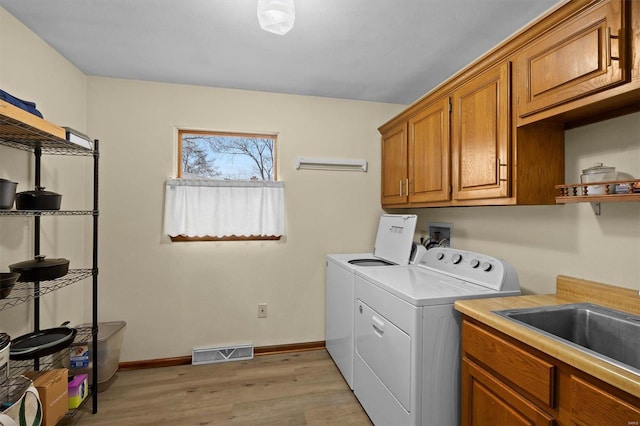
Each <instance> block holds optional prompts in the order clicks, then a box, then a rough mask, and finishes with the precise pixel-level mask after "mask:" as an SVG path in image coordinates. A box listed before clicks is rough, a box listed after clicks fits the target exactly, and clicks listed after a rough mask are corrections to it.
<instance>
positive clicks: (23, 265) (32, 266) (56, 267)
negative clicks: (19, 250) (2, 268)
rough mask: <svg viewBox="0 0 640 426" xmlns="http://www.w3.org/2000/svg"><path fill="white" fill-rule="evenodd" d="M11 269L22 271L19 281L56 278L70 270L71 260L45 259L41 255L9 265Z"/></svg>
mask: <svg viewBox="0 0 640 426" xmlns="http://www.w3.org/2000/svg"><path fill="white" fill-rule="evenodd" d="M9 270H11V272H18V273H20V277H18V281H21V282H32V281H47V280H55V279H56V278H60V277H62V276H64V275H66V274H67V272H69V261H68V260H67V259H45V257H44V256H42V255H40V256H36V257H35V259H33V260H25V261H24V262H18V263H14V264H13V265H9Z"/></svg>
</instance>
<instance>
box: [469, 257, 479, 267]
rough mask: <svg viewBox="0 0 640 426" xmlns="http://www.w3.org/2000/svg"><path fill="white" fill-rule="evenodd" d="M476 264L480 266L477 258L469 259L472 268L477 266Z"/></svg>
mask: <svg viewBox="0 0 640 426" xmlns="http://www.w3.org/2000/svg"><path fill="white" fill-rule="evenodd" d="M478 266H480V261H479V260H478V259H473V260H472V261H471V267H472V268H477V267H478Z"/></svg>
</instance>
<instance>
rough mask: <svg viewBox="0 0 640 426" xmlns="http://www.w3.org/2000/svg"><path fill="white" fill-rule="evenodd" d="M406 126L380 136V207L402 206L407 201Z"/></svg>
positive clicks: (404, 124) (402, 125)
mask: <svg viewBox="0 0 640 426" xmlns="http://www.w3.org/2000/svg"><path fill="white" fill-rule="evenodd" d="M408 182H409V178H408V174H407V124H406V123H402V124H401V125H399V126H396V127H394V128H393V129H391V130H389V131H388V132H387V133H384V134H383V135H382V190H381V191H382V194H381V198H382V200H381V201H382V205H383V206H384V205H389V204H403V203H406V202H407V199H408V189H407V186H408Z"/></svg>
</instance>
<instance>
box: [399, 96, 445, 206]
mask: <svg viewBox="0 0 640 426" xmlns="http://www.w3.org/2000/svg"><path fill="white" fill-rule="evenodd" d="M449 128H450V126H449V98H445V99H442V100H441V101H438V102H436V103H435V104H433V105H431V106H430V107H428V108H426V109H425V110H424V111H422V112H420V113H419V114H418V115H417V116H415V117H413V118H412V119H411V120H409V202H410V203H419V202H429V201H442V200H449V199H450V191H449V188H450V185H451V183H450V171H449V164H450V158H449V141H450V132H449Z"/></svg>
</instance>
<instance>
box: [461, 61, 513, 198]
mask: <svg viewBox="0 0 640 426" xmlns="http://www.w3.org/2000/svg"><path fill="white" fill-rule="evenodd" d="M509 84H510V63H509V62H505V63H503V64H501V65H498V66H496V67H494V68H491V69H489V70H488V71H486V72H484V73H482V74H480V75H478V76H477V77H475V78H473V79H472V80H469V81H468V82H467V83H465V84H464V85H463V86H461V87H460V88H459V89H457V90H456V91H455V92H454V93H453V97H452V99H453V102H452V103H453V112H452V115H453V117H452V181H453V198H454V199H456V200H474V199H483V198H501V197H508V196H509V190H510V185H509V174H510V171H509V168H510V167H509V162H508V161H509V142H510V139H509V135H510V122H511V120H510V111H511V108H510V90H509Z"/></svg>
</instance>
